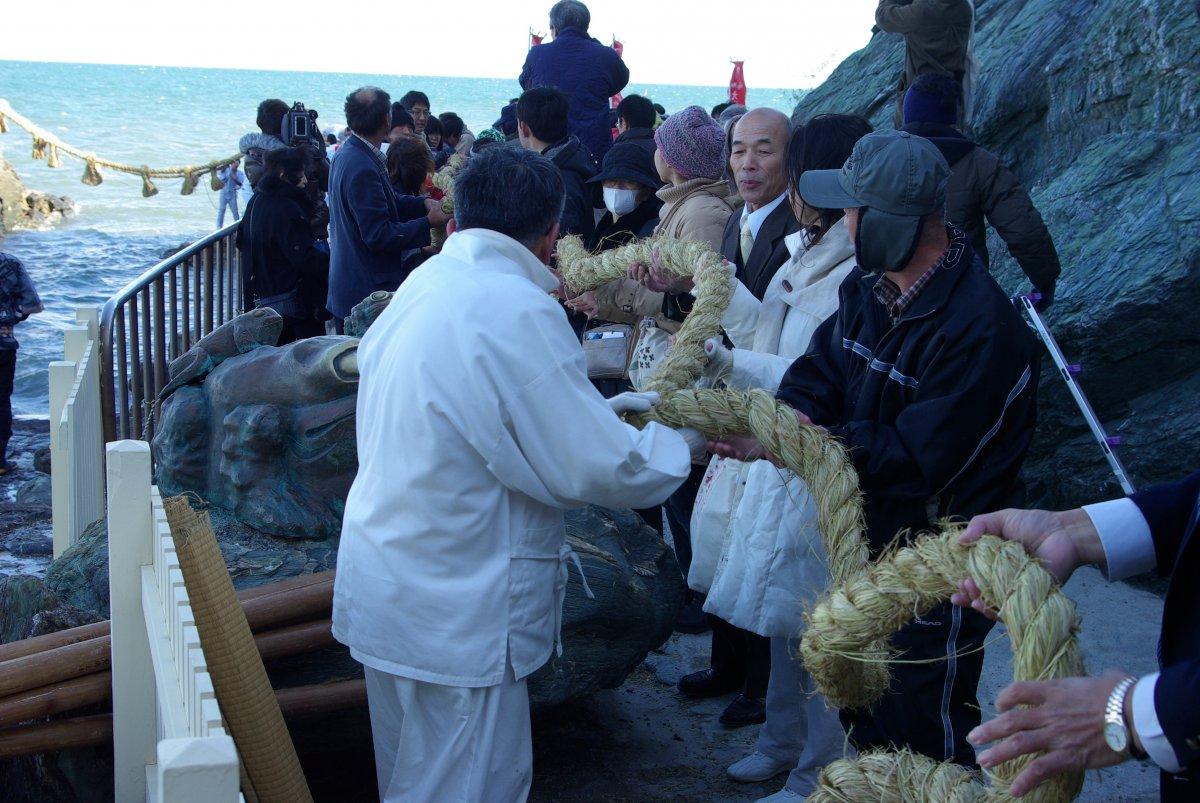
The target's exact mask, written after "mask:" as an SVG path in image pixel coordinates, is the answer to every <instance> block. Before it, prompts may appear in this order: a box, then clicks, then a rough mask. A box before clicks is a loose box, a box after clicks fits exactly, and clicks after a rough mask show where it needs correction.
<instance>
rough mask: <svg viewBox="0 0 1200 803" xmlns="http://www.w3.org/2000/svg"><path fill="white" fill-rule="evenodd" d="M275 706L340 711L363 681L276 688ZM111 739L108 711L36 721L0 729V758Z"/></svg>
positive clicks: (355, 700)
mask: <svg viewBox="0 0 1200 803" xmlns="http://www.w3.org/2000/svg"><path fill="white" fill-rule="evenodd" d="M275 699H276V700H278V701H279V708H280V710H281V711H282V712H283V715H284V716H285V717H287V718H288V719H303V718H305V717H311V716H316V715H319V714H327V713H331V712H334V711H342V710H345V709H346V708H350V707H355V706H362V705H366V701H367V684H366V681H365V680H363V679H361V678H359V679H357V680H341V681H337V682H334V683H317V684H314V685H311V686H297V687H295V688H291V689H279V690H278V691H276V692H275ZM111 742H112V714H95V715H92V716H86V717H75V718H73V719H60V720H56V721H54V722H39V723H37V724H33V725H21V726H19V727H15V728H5V729H3V730H0V758H15V757H17V756H28V755H35V754H37V753H52V752H57V751H59V750H69V749H72V748H79V747H98V746H100V745H104V744H109V743H111Z"/></svg>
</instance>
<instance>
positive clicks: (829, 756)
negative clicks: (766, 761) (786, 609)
mask: <svg viewBox="0 0 1200 803" xmlns="http://www.w3.org/2000/svg"><path fill="white" fill-rule="evenodd" d="M799 648H800V642H799V641H798V640H796V639H786V638H772V639H771V680H770V681H769V682H768V683H767V721H766V722H765V723H764V724H763V726H762V729H761V730H760V731H759V732H758V747H757V749H758V752H760V753H762V754H763V755H765V756H770V757H771V758H773V759H775V760H776V761H785V762H787V763H788V764H792V763H794V764H795V767H794V769H793V770H792V772H791V774H790V775H788V779H787V783H786V784H785V785H784V787H785V788H786V789H789V790H791V791H792V792H795V793H796V794H798V795H800V796H801V797H807V796H808V795H810V794H812V791H813V790H814V789H816V787H817V777H818V776H819V775H820V773H821V768H822V767H824V766H825V765H826V764H829V763H830V762H832V761H836V760H837V759H839V758H841V757H842V752H843V747H844V745H845V742H846V732H845V731H844V730H843V729H842V723H841V720H839V719H838V712H837V711H832V710H830V709H829V708H827V707H826V705H825V698H824V697H822V696H821V695H820V693H818V692H817V684H816V681H814V680H813V677H812V675H810V674H808V670H807V669H805V668H804V664H803V663H801V661H800V659H799V658H798V657H793V656H795V655H796V652H797V651H798V650H799Z"/></svg>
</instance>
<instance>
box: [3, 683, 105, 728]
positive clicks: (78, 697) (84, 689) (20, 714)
mask: <svg viewBox="0 0 1200 803" xmlns="http://www.w3.org/2000/svg"><path fill="white" fill-rule="evenodd" d="M111 697H112V673H111V672H96V673H94V674H91V675H84V676H83V677H80V678H73V679H71V680H68V681H65V682H62V683H53V684H49V685H46V686H43V687H41V688H40V689H34V690H33V691H32V692H29V693H27V694H20V695H13V696H12V697H5V698H4V699H0V728H3V727H8V726H9V725H15V724H17V723H18V722H28V721H29V720H31V719H41V718H42V717H48V716H53V715H54V714H61V713H63V712H64V711H74V710H76V709H79V708H83V707H85V706H89V705H95V704H96V703H101V702H104V701H105V700H108V699H110V698H111Z"/></svg>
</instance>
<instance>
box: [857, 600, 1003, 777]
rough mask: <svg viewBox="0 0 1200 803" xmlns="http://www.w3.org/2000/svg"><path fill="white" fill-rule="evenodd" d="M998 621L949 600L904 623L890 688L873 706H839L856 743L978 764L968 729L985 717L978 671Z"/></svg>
mask: <svg viewBox="0 0 1200 803" xmlns="http://www.w3.org/2000/svg"><path fill="white" fill-rule="evenodd" d="M991 629H992V622H991V621H990V620H988V619H986V618H984V617H983V616H981V615H979V614H978V613H975V612H974V611H972V610H970V609H965V608H959V607H957V606H954V605H951V604H950V603H948V602H947V603H943V604H942V605H939V606H938V607H936V608H934V609H933V610H932V611H930V612H929V613H927V614H925V615H924V616H923V617H921V618H920V619H919V620H913V621H912V622H909V623H908V624H907V625H905V626H904V627H903V628H901V629H900V630H899V631H898V632H897V633H896V635H895V636H893V637H892V647H893V648H895V650H896V651H897V653H898V656H897V657H898V658H900V659H901V660H903V661H921V662H923V663H894V664H892V665H891V666H890V667H889V669H890V671H891V676H892V682H891V685H890V686H889V688H888V693H887V694H886V695H885V696H884V697H883V699H881V700H880V701H879V702H877V703H876V704H875V705H874V706H873V707H872V708H871V709H869V710H864V709H857V710H847V709H843V710H842V712H841V717H842V724H843V725H844V726H845V727H846V732H847V734H848V735H849V737H850V742H851V743H852V744H853V745H854V746H855V747H857V748H858V750H859V751H860V752H861V751H863V750H869V749H872V748H882V749H885V750H896V749H897V748H901V747H907V748H909V749H911V750H914V751H916V752H918V753H922V754H924V755H926V756H929V757H930V758H934V759H937V760H938V761H944V760H946V759H951V760H953V761H954V762H955V763H956V764H962V765H964V766H967V767H974V766H975V750H974V748H972V747H971V745H970V744H969V743H968V742H967V734H968V733H969V732H970V731H971V729H973V728H974V727H976V726H977V725H978V724H979V722H980V717H981V712H980V710H979V699H978V697H977V696H976V692H977V690H978V687H979V675H980V673H981V672H982V671H983V649H982V647H983V642H984V639H985V638H986V637H987V634H988V631H990V630H991Z"/></svg>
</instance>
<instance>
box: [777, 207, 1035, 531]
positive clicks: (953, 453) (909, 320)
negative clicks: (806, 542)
mask: <svg viewBox="0 0 1200 803" xmlns="http://www.w3.org/2000/svg"><path fill="white" fill-rule="evenodd" d="M947 228H948V230H949V231H950V232H951V246H950V249H949V251H948V253H947V255H946V257H945V258H944V260H943V265H942V268H941V269H940V270H938V272H937V273H935V274H934V276H933V277H932V278H931V279H930V280H929V283H928V284H927V285H926V286H925V287H924V289H923V290H922V291H921V293H920V294H919V295H918V296H917V297H916V299H915V300H914V301H913V303H912V306H911V307H909V309H908V310H906V311H905V313H904V314H903V315H902V316H901V318H900V320H899V322H898V323H896V324H895V325H892V322H891V318H890V317H889V316H888V314H887V312H886V311H885V310H884V307H883V305H882V304H880V302H879V301H878V300H877V299H876V298H875V296H874V293H873V292H872V288H873V287H874V286H875V284H876V283H877V282H878V281H879V276H878V275H873V274H867V273H864V272H863V271H861V270H856V271H854V272H852V273H851V274H850V276H849V277H847V279H846V281H845V282H843V283H842V286H841V288H840V290H839V294H840V301H839V305H838V311H837V313H836V314H835V315H834V316H833V317H831V318H829V320H827V321H825V323H823V324H821V326H820V328H818V329H817V331H816V332H815V333H814V334H813V339H812V342H811V344H810V345H809V347H808V352H807V353H806V354H805V355H804V356H803V357H800V358H799V359H798V360H796V362H795V363H793V364H792V366H791V368H789V369H788V372H787V374H786V375H785V376H784V378H783V382H782V383H781V384H780V386H779V393H778V397H779V398H780V399H781V400H783V401H785V402H787V403H788V404H789V405H791V406H792V407H794V408H796V409H797V410H800V411H801V412H804V413H806V414H807V415H808V416H809V417H810V418H811V419H812V420H813V423H815V424H818V425H821V426H825V427H827V428H828V429H829V431H830V433H831V434H833V435H835V436H837V437H839V438H841V439H842V440H843V441H844V442H845V444H846V446H847V447H849V449H850V452H851V455H852V457H853V460H854V466H855V468H856V469H857V470H858V478H859V483H860V485H861V487H862V490H863V494H864V497H865V512H866V523H867V539H868V541H869V543H870V546H871V549H872V551H873V552H876V553H877V552H879V551H880V550H882V549H884V548H885V547H886V546H887V545H888V544H889V543H891V541H892V540H893V539H894V538H895V537H896V535H897V533H899V532H901V531H903V530H906V529H912V530H927V529H929V528H930V526H931V525H933V524H934V523H935V522H936V520H937V519H939V518H942V517H945V516H956V517H969V516H972V515H975V514H977V513H984V512H987V511H991V510H998V509H1000V508H1004V507H1009V506H1016V505H1019V504H1020V503H1021V501H1022V496H1023V493H1022V486H1021V484H1020V480H1019V478H1018V472H1019V471H1020V469H1021V464H1022V462H1024V460H1025V453H1026V451H1027V450H1028V448H1029V443H1030V441H1031V440H1032V438H1033V430H1034V425H1035V423H1036V418H1037V380H1038V350H1037V344H1036V343H1035V341H1034V338H1033V335H1032V334H1031V333H1030V331H1029V328H1028V326H1026V324H1025V322H1024V321H1023V320H1022V318H1021V316H1020V315H1019V314H1018V312H1017V311H1016V309H1015V308H1014V307H1013V305H1012V303H1011V302H1010V301H1009V299H1008V298H1007V297H1006V296H1005V294H1004V292H1003V291H1002V290H1001V289H1000V287H999V285H997V284H996V282H995V280H993V279H992V277H991V276H990V275H988V273H987V271H986V270H985V269H984V267H983V265H982V264H980V263H979V261H978V260H976V258H975V254H974V252H973V251H972V249H971V245H970V242H969V241H968V240H967V237H966V235H965V234H963V232H962V231H961V230H959V229H956V228H954V227H952V226H950V227H947Z"/></svg>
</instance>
